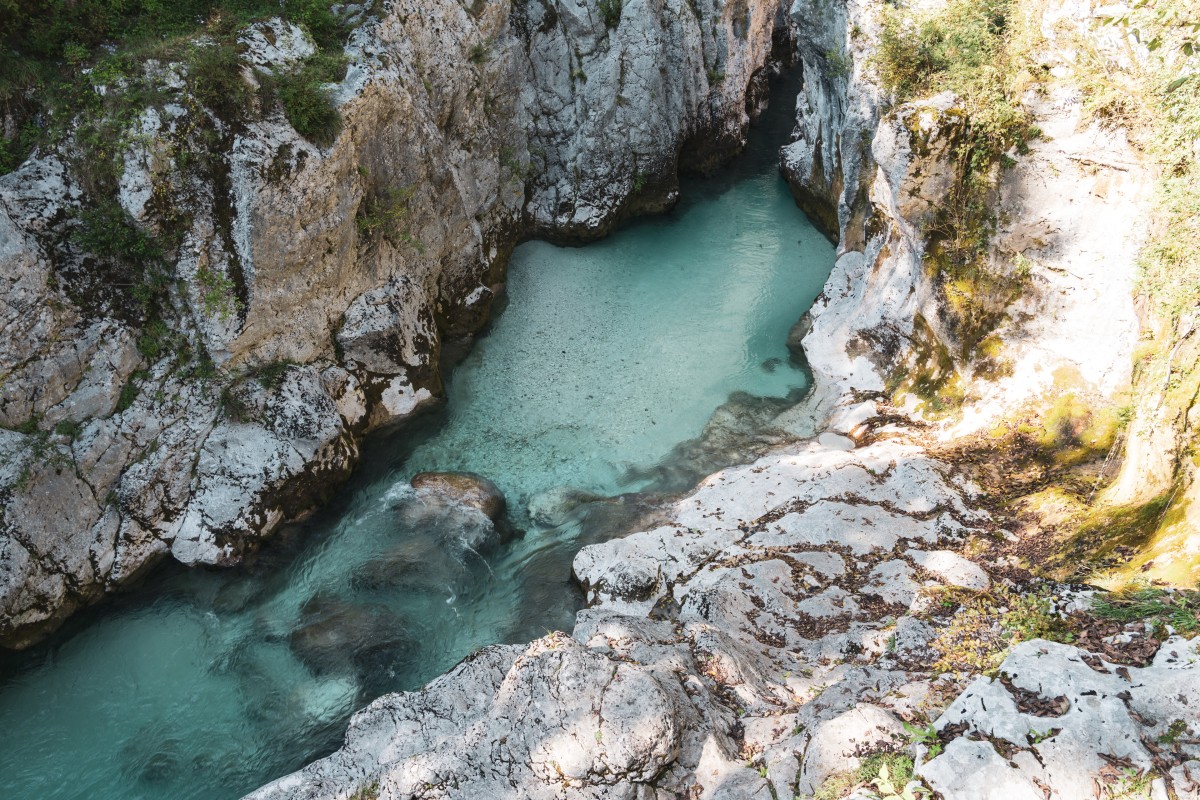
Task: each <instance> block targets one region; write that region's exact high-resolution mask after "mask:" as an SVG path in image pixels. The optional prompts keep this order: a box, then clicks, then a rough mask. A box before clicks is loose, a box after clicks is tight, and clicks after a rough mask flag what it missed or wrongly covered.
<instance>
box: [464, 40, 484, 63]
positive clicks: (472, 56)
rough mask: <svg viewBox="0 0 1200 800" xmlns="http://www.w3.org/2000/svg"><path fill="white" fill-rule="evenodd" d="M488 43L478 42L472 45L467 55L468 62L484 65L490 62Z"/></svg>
mask: <svg viewBox="0 0 1200 800" xmlns="http://www.w3.org/2000/svg"><path fill="white" fill-rule="evenodd" d="M488 56H489V53H488V43H487V42H476V43H475V44H473V45H471V51H470V52H469V53H467V60H468V61H470V62H471V63H472V64H476V65H478V64H483V63H485V62H486V61H487V60H488Z"/></svg>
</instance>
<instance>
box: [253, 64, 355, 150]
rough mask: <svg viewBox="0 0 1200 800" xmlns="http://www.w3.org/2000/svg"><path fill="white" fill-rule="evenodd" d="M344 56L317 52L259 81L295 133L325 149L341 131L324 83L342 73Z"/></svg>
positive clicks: (335, 109) (340, 123)
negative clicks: (296, 64)
mask: <svg viewBox="0 0 1200 800" xmlns="http://www.w3.org/2000/svg"><path fill="white" fill-rule="evenodd" d="M346 65H347V61H346V58H345V56H343V55H341V54H338V55H326V54H322V53H317V54H316V55H313V56H310V57H309V58H307V59H305V61H304V62H303V63H302V64H301V65H300V66H299V67H298V68H296V69H294V70H292V71H290V72H285V73H283V74H282V75H279V76H278V77H276V78H275V79H274V80H271V79H266V80H264V81H263V86H264V89H265V90H266V96H267V98H268V99H269V98H270V97H271V96H272V95H273V96H275V97H278V99H279V103H280V105H281V106H282V107H283V113H284V115H285V116H286V117H287V119H288V122H290V123H291V125H292V127H293V128H295V129H296V133H298V134H300V135H301V136H303V137H304V138H305V139H308V140H309V141H310V142H312V143H313V144H316V145H320V146H321V147H328V146H330V145H331V144H333V142H334V141H335V140H336V139H337V136H338V134H339V133H341V130H342V115H341V112H339V111H338V109H337V105H336V104H335V103H334V101H333V92H332V91H331V90H330V88H329V86H328V84H331V83H336V82H338V81H340V80H341V79H342V78H343V77H345V74H346Z"/></svg>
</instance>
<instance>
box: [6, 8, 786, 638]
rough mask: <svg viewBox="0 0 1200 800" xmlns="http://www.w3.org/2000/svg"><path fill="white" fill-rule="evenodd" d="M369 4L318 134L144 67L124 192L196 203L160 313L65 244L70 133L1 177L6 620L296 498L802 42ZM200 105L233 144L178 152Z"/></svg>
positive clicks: (729, 142) (749, 95) (714, 159)
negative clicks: (503, 292)
mask: <svg viewBox="0 0 1200 800" xmlns="http://www.w3.org/2000/svg"><path fill="white" fill-rule="evenodd" d="M355 8H356V7H354V6H347V7H344V8H342V9H341V11H339V12H338V13H345V14H351V15H358V16H355V18H354V19H353V20H351V21H352V22H355V23H361V24H360V25H359V27H358V28H357V29H356V30H355V32H354V34H353V35H352V37H351V39H350V42H349V44H348V45H347V47H346V55H347V56H348V59H349V61H350V67H349V69H348V71H347V73H346V75H345V78H344V79H343V80H342V81H341V82H340V83H338V84H336V85H333V86H332V87H331V89H332V91H333V95H334V98H335V100H336V102H337V105H338V107H339V110H340V113H341V116H342V118H343V124H342V129H341V134H340V135H339V136H338V137H337V138H336V140H335V141H333V142H332V143H331V144H330V145H329V146H327V147H323V146H319V145H315V144H313V143H312V142H310V141H308V140H306V139H304V138H303V137H301V136H300V135H299V134H297V133H296V131H295V130H293V128H292V127H291V125H290V124H289V123H288V121H287V120H286V119H285V118H284V116H283V115H282V114H281V113H280V112H278V111H277V110H275V111H272V110H270V109H265V110H264V109H258V110H257V111H258V112H261V113H257V112H256V111H255V110H254V109H252V110H251V112H250V114H249V116H248V117H247V119H245V120H243V123H244V124H239V125H237V126H229V125H227V124H226V123H225V122H223V121H222V120H220V119H217V118H215V117H213V116H211V115H208V116H206V113H207V112H204V111H203V109H200V108H199V107H198V106H197V104H196V102H195V98H192V97H190V96H189V95H188V93H187V92H188V90H187V84H186V81H184V80H183V79H182V77H181V74H180V69H182V68H181V67H180V66H179V65H172V64H157V63H155V64H151V65H148V66H147V67H146V69H147V70H148V73H147V75H148V76H149V79H150V80H151V81H153V82H154V83H155V85H156V86H161V89H162V93H163V98H164V99H163V102H162V103H161V104H159V105H156V106H154V107H151V108H147V109H145V111H144V113H142V114H141V115H138V116H137V117H136V120H135V121H134V122H133V126H134V128H135V130H134V131H132V132H131V135H130V136H129V139H130V141H131V142H132V143H131V144H130V145H129V152H128V153H126V154H125V156H124V159H123V163H124V168H123V173H122V174H121V176H120V180H119V185H120V193H119V197H118V198H117V199H118V201H119V203H120V205H121V210H122V211H123V212H124V213H126V214H128V215H129V217H130V218H131V219H132V220H134V221H136V223H137V224H138V225H139V226H141V227H142V229H143V230H144V231H146V232H150V233H153V232H156V231H159V230H161V229H162V228H163V227H164V226H165V225H166V224H167V222H168V220H167V219H166V217H163V218H161V219H160V217H162V216H163V215H164V214H166V213H167V212H164V211H163V210H162V205H163V204H162V203H161V202H159V201H157V200H154V199H153V198H154V192H155V191H156V187H159V188H161V187H170V191H169V192H168V194H170V202H171V203H172V204H174V205H173V206H172V207H171V208H170V209H168V211H169V212H170V219H171V220H178V219H184V220H188V221H189V222H188V228H187V230H186V231H183V232H182V237H181V239H182V241H181V244H180V245H179V247H178V248H177V250H175V251H173V252H171V253H169V254H168V257H167V261H168V263H167V264H166V266H165V269H166V271H167V273H168V277H169V281H170V284H171V289H170V292H169V294H170V297H169V302H168V303H167V305H168V306H169V307H167V308H164V309H162V310H161V319H160V320H158V321H156V322H155V323H154V324H155V326H158V327H154V329H153V331H152V332H149V333H148V332H147V329H146V325H145V324H143V322H144V321H139V320H138V318H137V317H138V313H139V312H137V311H136V309H132V310H131V306H130V303H129V299H128V297H126V296H125V295H124V294H122V291H123V290H121V288H120V287H121V286H122V285H125V283H127V282H128V281H127V279H126V278H124V277H122V275H123V274H124V273H121V272H120V270H119V269H117V267H114V266H113V264H112V263H110V261H111V259H109V260H106V258H107V257H103V258H97V257H94V255H93V254H91V253H89V252H87V250H86V248H85V247H83V246H82V245H80V244H79V242H80V239H79V237H78V236H77V235H76V234H77V233H78V230H79V227H80V222H79V219H80V217H81V215H82V214H84V212H85V211H86V210H87V209H89V208H92V207H93V206H94V205H95V203H96V201H97V198H91V197H88V196H87V193H86V191H85V189H84V187H83V185H82V184H81V183H80V181H79V180H78V179H77V177H76V176H75V174H74V172H73V171H72V169H71V168H70V167H69V164H70V163H71V159H72V158H73V157H74V151H73V149H72V147H73V146H72V145H71V144H70V143H69V142H68V143H67V144H66V145H64V146H63V147H62V148H61V149H60V150H58V151H48V152H44V153H39V154H37V155H36V157H34V158H32V159H31V160H29V161H28V162H27V163H25V164H24V165H22V166H21V167H20V168H19V169H18V170H16V171H15V172H12V173H10V174H8V175H5V176H2V177H0V282H3V284H4V285H5V287H6V288H5V291H4V292H3V296H2V297H0V364H2V365H3V368H2V370H0V377H2V378H3V380H2V382H0V424H2V425H4V426H5V427H6V428H8V429H9V431H8V432H6V433H5V435H4V451H3V452H4V453H5V464H4V469H3V470H0V478H2V479H3V480H2V481H0V502H2V503H3V508H4V514H3V517H0V645H4V646H9V647H23V646H26V645H28V644H29V643H31V642H33V641H36V640H37V639H38V638H40V637H42V636H44V635H46V633H47V632H48V631H50V630H52V629H53V628H54V627H55V626H57V625H58V624H59V623H60V622H61V621H62V619H64V618H65V617H66V616H67V615H69V614H70V613H71V612H72V611H74V610H75V609H77V608H78V607H80V606H82V605H85V604H87V603H90V602H93V601H95V600H96V599H98V598H100V597H102V596H103V595H104V594H105V593H106V592H109V591H112V590H115V589H118V588H120V587H121V586H124V585H126V584H128V583H129V581H131V580H132V579H134V578H136V577H137V576H138V575H140V574H142V573H144V571H145V570H147V569H149V568H151V567H153V565H154V564H155V563H157V562H158V561H160V560H162V559H163V558H167V557H173V558H175V559H177V560H179V561H182V562H184V563H188V564H233V563H236V562H237V561H238V560H239V559H240V558H241V556H242V554H243V553H244V552H245V551H246V550H247V549H248V548H250V547H253V546H254V545H255V543H256V542H257V541H258V540H259V539H260V538H261V537H263V536H266V535H268V534H270V533H271V531H272V530H274V529H275V528H276V527H277V526H278V525H279V524H280V523H282V522H283V521H285V520H294V519H297V518H299V517H302V516H303V515H305V514H306V513H308V512H310V511H311V510H312V509H313V508H314V507H316V506H317V505H319V504H320V503H322V502H323V501H324V500H325V499H326V497H327V496H328V493H329V492H330V491H332V490H333V488H335V487H336V486H337V485H338V483H340V482H341V481H342V480H343V479H344V478H345V477H346V475H348V474H349V471H350V470H351V468H352V467H353V465H354V463H355V462H356V460H357V458H358V447H357V441H358V439H359V437H361V436H362V435H363V434H364V433H365V432H366V431H368V430H370V429H372V428H375V427H378V426H380V425H385V424H391V423H395V422H397V421H399V420H403V419H405V418H406V417H408V416H410V415H411V414H413V413H414V412H416V411H417V410H418V409H419V408H420V407H421V406H423V405H424V404H426V403H427V402H428V401H430V400H431V398H432V397H433V396H434V395H436V394H437V393H438V392H439V391H440V387H441V381H440V375H439V370H438V363H439V361H438V357H439V351H440V348H441V343H442V340H443V339H444V338H446V337H462V336H467V335H470V334H471V333H473V332H474V331H476V330H477V329H478V328H479V327H480V326H482V325H483V323H484V322H485V321H486V319H487V315H488V311H489V308H490V305H491V302H492V300H493V298H494V288H495V287H496V286H497V284H498V283H500V282H501V281H502V277H503V270H504V266H505V263H506V260H507V258H508V255H509V253H510V251H511V249H512V247H513V246H514V244H515V243H516V241H518V240H519V239H520V238H521V237H523V236H526V235H529V234H537V235H542V236H548V237H551V238H557V239H563V240H571V241H580V240H584V239H588V238H593V237H596V236H599V235H602V234H603V233H605V232H607V231H608V230H610V229H611V228H612V226H613V225H615V224H616V223H617V222H619V221H620V220H621V219H623V218H625V217H627V216H629V215H631V214H635V213H641V212H645V211H653V210H662V209H664V208H666V207H669V206H670V205H671V204H672V203H674V202H675V200H676V199H677V188H676V187H677V181H678V173H679V171H680V169H685V168H697V169H705V168H709V167H711V166H713V165H715V164H716V163H718V162H719V161H720V160H722V159H724V158H727V157H729V156H731V155H733V154H734V153H736V152H737V151H738V149H739V148H740V147H741V146H742V144H743V143H744V141H745V131H746V127H747V125H748V123H749V120H750V116H751V114H753V113H756V112H757V111H758V110H759V109H760V108H761V105H762V102H763V100H764V99H765V86H766V76H767V75H768V73H770V72H771V71H772V70H773V69H775V68H776V67H777V65H778V62H779V59H783V58H786V57H787V56H788V51H787V48H786V47H784V46H783V45H784V43H786V41H787V40H788V36H789V32H788V29H787V26H786V24H785V20H784V19H783V16H782V7H781V6H780V5H779V3H778V2H777V0H750V2H745V3H739V4H722V3H716V4H714V3H712V2H707V0H700V2H698V3H697V2H684V0H670V1H669V2H666V3H652V2H641V1H640V0H632V1H629V0H627V2H625V3H623V4H622V3H618V4H617V5H616V8H617V9H618V10H619V14H618V15H617V16H616V17H615V18H613V17H611V15H610V16H609V17H608V18H606V17H605V15H603V14H602V13H601V12H600V10H599V8H598V7H597V6H595V4H593V3H584V2H576V1H575V0H562V1H561V2H558V1H556V2H546V3H539V2H535V3H527V4H514V5H510V4H508V3H482V4H477V6H476V7H472V8H471V9H470V10H468V9H466V8H464V7H463V6H462V5H461V4H459V3H457V2H451V0H436V2H433V3H429V2H415V0H401V2H396V3H389V4H387V7H386V8H385V9H383V10H382V11H381V12H380V13H379V15H378V17H373V18H370V19H365V18H361V10H359V11H356V10H355ZM241 44H242V48H241V54H240V58H241V59H242V62H243V64H244V66H245V67H246V68H247V69H246V71H245V73H244V75H245V77H246V80H247V81H250V82H254V81H257V78H255V77H254V74H253V72H252V70H251V68H253V69H257V70H261V71H264V72H278V71H281V70H287V69H290V68H293V67H295V66H296V65H297V64H300V63H301V62H302V61H303V59H304V58H306V57H307V56H309V55H311V54H312V53H313V52H315V48H314V45H313V43H312V41H311V40H310V39H309V38H308V36H307V34H306V33H304V31H303V30H301V29H300V28H298V27H296V26H294V25H291V24H289V23H284V22H282V21H280V20H273V21H268V22H263V23H258V24H256V25H254V26H252V27H251V28H250V29H249V30H247V32H246V33H245V34H244V35H243V37H242V40H241ZM204 125H208V126H211V127H213V128H214V130H215V134H216V138H217V139H218V140H219V141H220V145H219V147H218V152H215V153H214V156H215V158H214V159H213V163H215V164H216V166H215V167H214V168H213V170H212V171H210V172H204V171H200V172H196V171H195V170H194V169H191V168H189V167H185V166H183V164H184V162H183V160H181V159H176V158H175V155H174V154H176V153H177V152H180V151H196V150H200V149H206V150H211V149H212V148H213V145H212V140H211V139H205V140H204V141H200V140H199V139H197V138H196V137H197V136H198V135H199V134H198V133H197V131H198V130H199V129H200V128H201V127H203V126H204ZM189 170H190V171H189ZM160 194H161V192H160ZM383 216H387V217H388V218H389V219H391V220H393V222H395V224H394V225H390V226H381V225H379V224H378V220H379V219H380V218H381V217H383ZM396 220H402V223H401V222H396ZM114 269H115V270H117V271H116V272H115V273H113V274H115V275H116V277H113V276H112V275H110V272H112V270H114ZM106 270H107V271H106ZM18 431H19V432H18ZM48 508H54V509H58V511H57V514H56V516H55V517H54V518H53V519H51V518H50V516H49V515H48V514H47V513H46V509H48Z"/></svg>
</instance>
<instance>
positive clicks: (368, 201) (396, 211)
mask: <svg viewBox="0 0 1200 800" xmlns="http://www.w3.org/2000/svg"><path fill="white" fill-rule="evenodd" d="M416 190H417V187H416V186H385V187H383V188H381V189H377V190H374V191H369V192H368V193H367V196H366V197H365V198H364V199H363V202H362V204H361V205H359V207H358V214H357V215H356V216H355V223H356V224H357V225H358V230H359V233H361V234H362V235H363V236H365V237H366V238H367V239H368V240H371V239H374V238H375V237H377V236H382V237H383V238H385V239H387V240H388V241H390V242H391V243H392V244H395V245H398V244H401V243H403V244H411V245H419V244H420V243H419V242H418V241H417V239H416V238H415V237H414V236H413V235H412V233H410V232H409V230H408V229H407V228H406V227H405V225H404V222H405V220H406V219H407V218H408V211H409V208H408V206H409V201H410V200H412V197H413V195H414V194H415V193H416Z"/></svg>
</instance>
